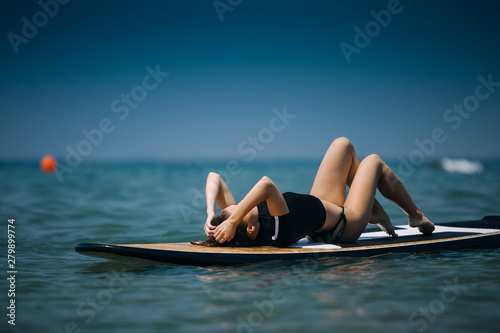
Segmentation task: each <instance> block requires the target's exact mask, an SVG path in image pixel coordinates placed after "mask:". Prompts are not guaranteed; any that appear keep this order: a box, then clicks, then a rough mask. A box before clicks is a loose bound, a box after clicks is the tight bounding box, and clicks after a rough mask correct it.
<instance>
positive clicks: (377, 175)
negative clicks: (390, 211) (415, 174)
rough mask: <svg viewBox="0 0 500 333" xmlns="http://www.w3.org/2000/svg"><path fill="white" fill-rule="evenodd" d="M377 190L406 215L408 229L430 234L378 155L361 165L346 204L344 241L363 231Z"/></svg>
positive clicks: (430, 226) (424, 220)
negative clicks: (417, 228) (410, 227)
mask: <svg viewBox="0 0 500 333" xmlns="http://www.w3.org/2000/svg"><path fill="white" fill-rule="evenodd" d="M377 188H378V189H379V190H380V193H382V195H383V196H384V197H386V198H387V199H389V200H391V201H393V202H394V203H395V204H396V205H398V206H399V207H400V208H401V209H403V210H404V211H405V212H406V213H407V214H408V222H409V225H410V226H412V227H419V229H420V231H421V232H422V233H424V234H430V233H432V231H433V230H434V224H433V223H432V222H430V221H429V220H428V219H427V218H426V217H425V216H424V215H423V214H422V212H421V211H420V209H419V208H418V207H417V205H415V203H414V202H413V200H412V199H411V197H410V195H409V194H408V191H407V190H406V188H405V187H404V185H403V183H402V182H401V180H399V178H398V177H397V176H396V174H395V173H394V172H393V171H392V170H391V169H390V168H389V167H388V166H387V165H386V164H385V163H384V161H382V160H381V159H380V158H379V157H378V156H377V155H370V156H368V157H367V158H365V159H364V160H363V161H362V162H361V164H360V166H359V168H358V170H357V173H356V176H355V177H354V179H353V182H352V184H351V189H350V191H349V195H348V197H347V200H346V202H345V208H346V216H347V227H346V230H345V231H344V236H343V237H342V240H343V241H346V242H348V241H355V240H356V239H357V238H358V237H359V235H361V233H362V232H363V230H364V229H365V227H366V225H367V224H368V222H369V221H370V215H371V212H372V209H373V203H374V200H375V192H376V190H377Z"/></svg>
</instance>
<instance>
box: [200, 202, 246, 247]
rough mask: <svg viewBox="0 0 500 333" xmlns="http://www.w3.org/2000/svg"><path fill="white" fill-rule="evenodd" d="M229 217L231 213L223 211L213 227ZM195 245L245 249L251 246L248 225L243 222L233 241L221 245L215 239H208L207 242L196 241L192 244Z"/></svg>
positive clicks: (213, 222) (239, 225)
mask: <svg viewBox="0 0 500 333" xmlns="http://www.w3.org/2000/svg"><path fill="white" fill-rule="evenodd" d="M228 217H229V213H228V212H227V211H225V210H222V211H221V212H220V213H219V215H217V217H216V218H215V220H214V221H212V225H213V226H218V225H219V224H221V223H222V222H224V221H225V220H227V219H228ZM191 244H194V245H203V246H231V247H245V246H249V238H248V234H247V223H246V222H245V221H241V222H240V224H238V227H237V228H236V233H235V234H234V237H233V239H231V240H230V241H229V242H225V243H222V244H221V243H219V242H217V241H216V240H215V238H207V240H206V241H194V242H191Z"/></svg>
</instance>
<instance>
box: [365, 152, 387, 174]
mask: <svg viewBox="0 0 500 333" xmlns="http://www.w3.org/2000/svg"><path fill="white" fill-rule="evenodd" d="M361 164H363V165H365V166H369V167H370V168H373V169H375V170H377V171H380V172H382V171H383V169H384V167H385V165H386V164H385V162H384V161H383V160H382V159H381V158H380V156H378V155H377V154H371V155H368V156H366V157H365V158H364V159H363V160H362V161H361Z"/></svg>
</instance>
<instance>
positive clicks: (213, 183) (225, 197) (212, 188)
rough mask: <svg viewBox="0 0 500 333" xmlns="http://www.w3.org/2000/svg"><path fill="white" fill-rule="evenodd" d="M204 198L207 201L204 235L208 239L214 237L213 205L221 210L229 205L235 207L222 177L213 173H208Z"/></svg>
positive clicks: (234, 201) (234, 202)
mask: <svg viewBox="0 0 500 333" xmlns="http://www.w3.org/2000/svg"><path fill="white" fill-rule="evenodd" d="M205 197H206V201H207V221H206V222H205V227H204V230H205V233H206V234H207V236H208V237H209V238H211V237H213V236H214V231H215V227H214V226H213V225H212V221H213V220H215V217H216V215H215V203H216V202H217V204H219V207H220V208H221V209H224V208H226V207H227V206H230V205H235V204H236V200H234V197H233V195H232V194H231V191H229V188H228V187H227V185H226V183H225V182H224V180H223V179H222V177H221V176H220V175H219V174H217V173H215V172H210V173H209V174H208V177H207V185H206V187H205Z"/></svg>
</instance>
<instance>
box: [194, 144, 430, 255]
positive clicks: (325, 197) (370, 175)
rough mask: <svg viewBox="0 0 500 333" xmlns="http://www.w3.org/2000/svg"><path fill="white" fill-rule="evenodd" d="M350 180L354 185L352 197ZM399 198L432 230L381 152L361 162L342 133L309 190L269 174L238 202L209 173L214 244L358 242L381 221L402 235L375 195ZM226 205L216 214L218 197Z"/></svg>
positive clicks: (423, 228)
mask: <svg viewBox="0 0 500 333" xmlns="http://www.w3.org/2000/svg"><path fill="white" fill-rule="evenodd" d="M346 185H347V186H349V187H350V190H349V194H348V196H347V199H346V195H345V193H346ZM377 188H378V190H379V191H380V193H381V194H382V195H383V196H384V197H386V198H387V199H389V200H391V201H393V202H394V203H395V204H396V205H398V206H399V207H400V208H401V209H402V210H403V211H404V212H405V213H406V214H408V224H409V225H410V227H418V229H419V230H420V232H422V233H423V234H426V235H429V234H431V233H432V232H433V231H434V224H433V223H432V222H431V221H429V220H428V219H427V218H426V217H425V215H424V214H423V213H422V212H421V211H420V209H419V208H418V207H417V205H416V204H415V203H414V202H413V200H412V198H411V197H410V195H409V194H408V192H407V191H406V188H405V187H404V185H403V183H402V182H401V180H400V179H399V178H398V177H397V176H396V174H395V173H394V172H393V171H392V170H391V169H390V168H389V167H388V166H387V164H385V163H384V161H382V160H381V159H380V157H378V156H377V155H370V156H368V157H366V158H365V159H363V161H361V163H360V162H359V160H358V157H357V156H356V152H355V151H354V147H353V145H352V143H351V142H350V141H349V140H348V139H346V138H338V139H336V140H335V141H333V143H332V144H331V145H330V148H329V149H328V151H327V152H326V154H325V156H324V157H323V161H322V162H321V165H320V167H319V169H318V172H317V174H316V178H315V179H314V183H313V185H312V188H311V191H310V193H309V194H297V193H291V192H287V193H284V194H281V192H280V191H279V190H278V188H277V187H276V185H275V184H274V183H273V182H272V181H271V179H269V178H268V177H263V178H262V179H261V180H260V181H259V182H258V183H257V184H255V186H254V187H253V188H252V189H251V190H250V192H248V194H247V195H246V196H245V198H244V199H243V200H241V201H240V202H239V203H238V204H237V203H236V201H235V200H234V197H233V195H232V194H231V192H230V191H229V188H228V187H227V185H226V184H225V183H224V181H223V180H222V178H221V177H220V176H219V175H218V174H216V173H213V172H211V173H210V174H209V175H208V178H207V186H206V200H207V221H206V223H205V227H204V230H205V232H206V234H207V236H208V239H207V241H206V242H202V243H203V245H208V246H218V245H225V246H259V245H271V246H279V247H284V246H288V245H290V244H293V243H295V242H297V241H298V240H299V239H301V238H303V237H305V236H308V237H309V238H311V239H313V240H321V241H324V242H327V243H347V242H354V241H356V240H357V239H358V237H359V236H360V235H361V233H362V232H363V230H364V229H365V227H366V226H367V224H368V223H371V224H378V225H379V226H380V227H381V228H382V229H383V230H384V231H385V232H387V233H388V234H389V235H391V236H393V237H397V234H396V232H395V231H394V227H393V226H392V223H391V221H390V219H389V216H388V215H387V213H386V212H385V211H384V209H383V208H382V206H381V205H380V204H379V202H378V201H377V200H376V199H375V191H376V190H377ZM216 202H217V204H218V205H219V207H220V208H221V209H222V211H221V213H220V214H219V215H217V216H216V214H215V203H216Z"/></svg>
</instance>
